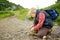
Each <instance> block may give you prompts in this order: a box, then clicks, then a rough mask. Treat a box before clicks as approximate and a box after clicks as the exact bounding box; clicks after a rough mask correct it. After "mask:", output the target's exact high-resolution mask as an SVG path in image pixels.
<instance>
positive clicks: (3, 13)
mask: <svg viewBox="0 0 60 40" xmlns="http://www.w3.org/2000/svg"><path fill="white" fill-rule="evenodd" d="M13 15H14V13H13V12H11V11H0V20H1V19H3V18H6V17H10V16H13Z"/></svg>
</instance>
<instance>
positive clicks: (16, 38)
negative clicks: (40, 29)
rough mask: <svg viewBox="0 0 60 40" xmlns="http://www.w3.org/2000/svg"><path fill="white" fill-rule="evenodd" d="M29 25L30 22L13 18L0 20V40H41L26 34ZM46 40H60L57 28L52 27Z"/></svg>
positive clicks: (59, 31) (59, 30)
mask: <svg viewBox="0 0 60 40" xmlns="http://www.w3.org/2000/svg"><path fill="white" fill-rule="evenodd" d="M31 25H32V22H31V21H21V20H18V19H17V18H15V17H9V18H5V19H2V20H0V40H43V39H40V38H37V37H33V36H29V35H28V34H27V32H28V31H29V29H28V28H29V27H30V26H31ZM47 40H60V27H59V26H56V25H55V26H54V27H53V31H52V34H51V35H50V38H48V39H47Z"/></svg>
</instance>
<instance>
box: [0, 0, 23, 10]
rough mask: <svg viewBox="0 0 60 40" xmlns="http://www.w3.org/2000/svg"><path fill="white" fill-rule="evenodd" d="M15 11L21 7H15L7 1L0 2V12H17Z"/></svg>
mask: <svg viewBox="0 0 60 40" xmlns="http://www.w3.org/2000/svg"><path fill="white" fill-rule="evenodd" d="M17 9H23V7H22V6H20V5H16V4H14V3H12V2H9V1H7V0H0V10H17Z"/></svg>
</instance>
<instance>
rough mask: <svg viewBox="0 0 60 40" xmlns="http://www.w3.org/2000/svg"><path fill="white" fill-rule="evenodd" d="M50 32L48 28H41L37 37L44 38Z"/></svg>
mask: <svg viewBox="0 0 60 40" xmlns="http://www.w3.org/2000/svg"><path fill="white" fill-rule="evenodd" d="M48 31H49V29H48V28H41V29H40V30H39V32H38V33H37V36H38V37H40V38H41V37H43V36H46V35H47V33H48Z"/></svg>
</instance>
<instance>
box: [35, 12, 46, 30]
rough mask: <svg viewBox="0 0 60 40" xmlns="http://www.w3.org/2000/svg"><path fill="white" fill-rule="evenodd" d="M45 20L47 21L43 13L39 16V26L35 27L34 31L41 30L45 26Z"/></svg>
mask: <svg viewBox="0 0 60 40" xmlns="http://www.w3.org/2000/svg"><path fill="white" fill-rule="evenodd" d="M44 20H45V14H44V13H43V12H41V13H40V14H39V21H38V24H37V25H35V26H34V30H38V29H39V28H41V27H42V25H43V22H44Z"/></svg>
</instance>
